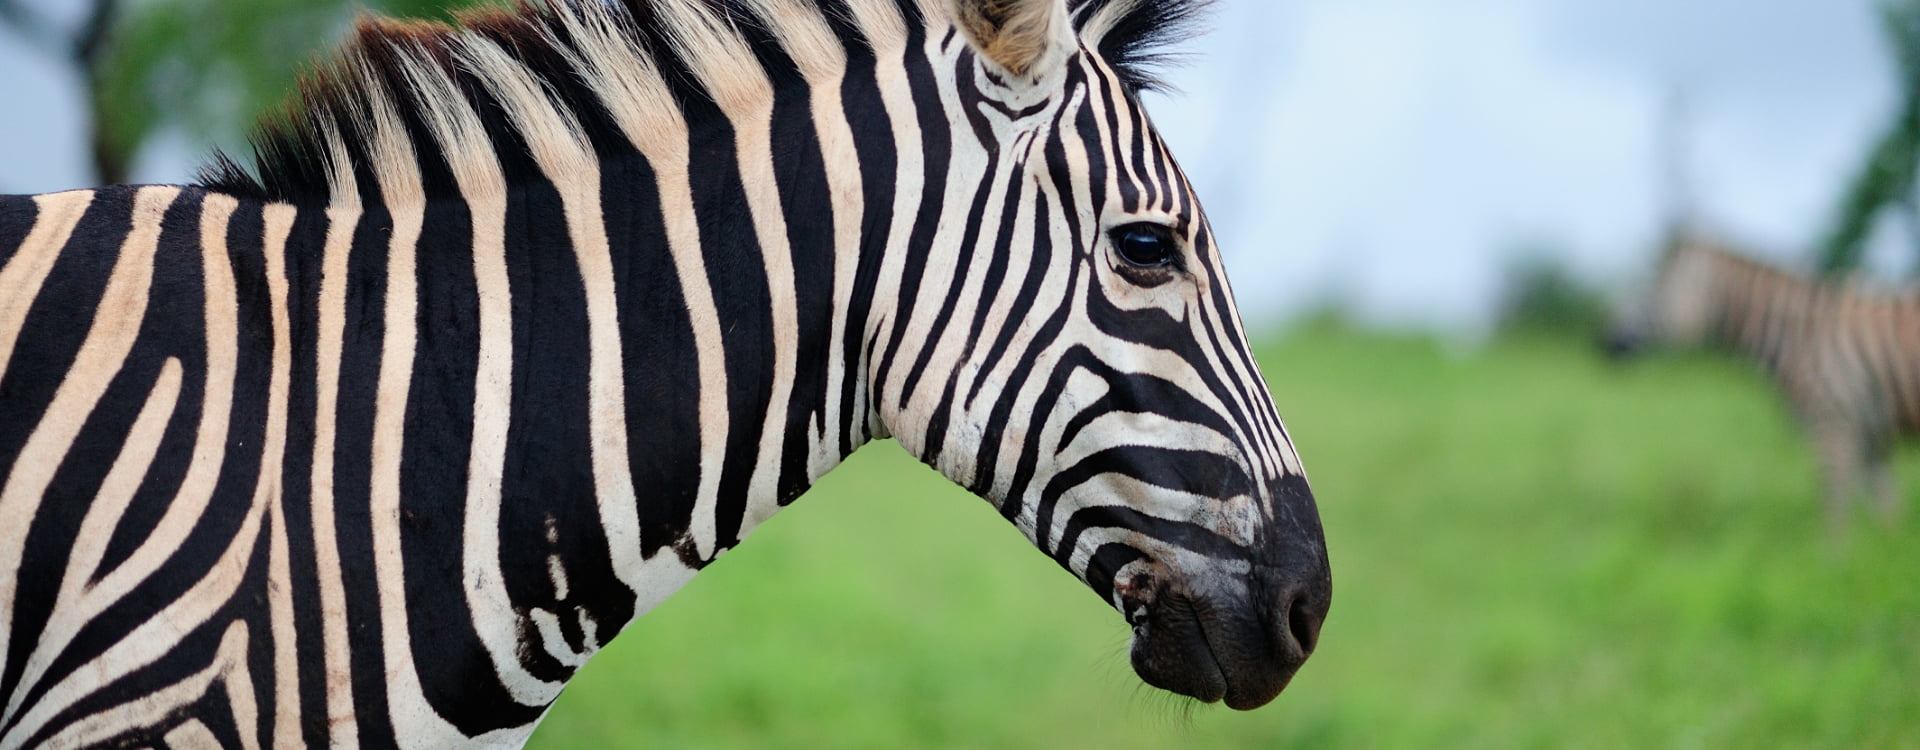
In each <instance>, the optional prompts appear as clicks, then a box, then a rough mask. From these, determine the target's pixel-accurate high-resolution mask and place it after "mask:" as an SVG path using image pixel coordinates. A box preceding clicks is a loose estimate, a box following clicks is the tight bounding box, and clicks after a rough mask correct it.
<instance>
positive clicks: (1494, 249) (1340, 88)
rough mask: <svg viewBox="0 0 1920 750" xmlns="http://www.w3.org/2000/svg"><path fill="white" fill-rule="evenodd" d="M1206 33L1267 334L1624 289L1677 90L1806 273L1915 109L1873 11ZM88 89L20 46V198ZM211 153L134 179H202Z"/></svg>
mask: <svg viewBox="0 0 1920 750" xmlns="http://www.w3.org/2000/svg"><path fill="white" fill-rule="evenodd" d="M38 2H39V3H40V4H43V5H49V6H51V7H61V6H66V5H68V4H67V3H63V2H58V1H57V0H38ZM1209 26H1210V27H1211V28H1212V31H1211V33H1209V34H1208V35H1207V36H1204V37H1202V38H1200V39H1198V40H1196V41H1194V42H1191V43H1189V45H1188V49H1189V50H1190V51H1191V52H1193V53H1195V55H1194V57H1193V58H1192V59H1191V61H1190V62H1189V63H1188V64H1187V65H1186V66H1184V67H1181V68H1178V69H1175V70H1174V71H1172V73H1171V75H1170V76H1169V77H1170V78H1171V79H1172V80H1173V82H1174V84H1175V85H1176V86H1177V87H1178V88H1179V89H1180V92H1179V93H1178V94H1176V95H1175V96H1174V97H1173V98H1170V99H1169V98H1155V99H1153V100H1151V101H1150V102H1149V107H1150V108H1151V109H1152V110H1153V113H1154V117H1155V119H1156V121H1157V123H1158V125H1159V126H1160V128H1161V130H1162V132H1163V133H1164V135H1165V136H1166V138H1167V139H1168V140H1169V142H1170V143H1172V145H1173V149H1174V152H1175V154H1176V155H1178V156H1179V157H1180V158H1181V159H1182V161H1183V163H1184V164H1185V165H1186V167H1187V170H1188V171H1189V173H1190V174H1191V175H1192V177H1193V178H1194V180H1195V182H1196V183H1197V185H1198V187H1199V190H1200V194H1201V199H1202V201H1203V202H1205V204H1206V205H1207V208H1208V213H1209V215H1210V216H1211V218H1212V219H1213V222H1214V225H1215V227H1216V229H1217V230H1218V231H1219V233H1220V235H1221V240H1222V242H1223V243H1224V244H1225V247H1226V253H1227V256H1228V265H1229V269H1230V271H1231V273H1232V276H1233V284H1234V288H1235V291H1236V293H1237V294H1238V296H1239V298H1240V301H1241V305H1242V309H1243V312H1245V313H1246V314H1247V316H1248V317H1249V318H1250V322H1254V323H1256V325H1257V324H1258V321H1262V320H1265V321H1272V320H1278V319H1282V318H1284V316H1286V315H1287V314H1289V313H1292V312H1297V311H1299V310H1301V309H1303V308H1305V307H1309V306H1313V305H1316V304H1320V303H1323V302H1325V301H1326V300H1328V299H1330V298H1338V299H1342V300H1345V301H1346V303H1347V304H1350V305H1351V306H1353V307H1354V308H1355V309H1357V310H1359V311H1360V312H1361V313H1362V314H1363V315H1364V316H1365V317H1367V318H1368V319H1370V320H1373V321H1376V322H1381V323H1387V324H1395V325H1414V326H1426V327H1440V328H1447V329H1453V330H1475V329H1477V328H1479V327H1481V326H1483V325H1484V324H1485V322H1486V320H1487V317H1488V315H1489V314H1490V313H1491V310H1492V308H1493V305H1494V303H1495V300H1496V298H1497V296H1498V293H1499V282H1500V276H1501V272H1502V270H1503V269H1504V268H1505V267H1506V265H1507V263H1508V262H1509V259H1510V258H1511V256H1512V255H1513V254H1514V253H1515V248H1518V247H1523V246H1547V247H1554V248H1558V250H1557V252H1559V253H1560V254H1561V255H1562V256H1563V257H1564V258H1565V259H1566V260H1567V262H1569V263H1570V264H1572V265H1573V266H1574V267H1575V268H1577V269H1579V270H1580V271H1582V272H1584V273H1587V274H1591V275H1593V276H1595V277H1597V278H1602V279H1607V280H1614V281H1617V280H1622V279H1627V278H1630V277H1631V276H1632V275H1633V274H1634V273H1635V271H1636V269H1638V268H1639V267H1640V266H1642V265H1643V264H1645V263H1647V262H1649V259H1650V257H1651V253H1652V249H1651V246H1650V242H1651V241H1652V240H1653V239H1654V238H1655V236H1656V235H1657V233H1658V227H1659V224H1660V222H1661V221H1662V218H1663V217H1664V216H1665V213H1666V211H1667V209H1668V207H1669V204H1670V200H1669V198H1668V197H1667V194H1668V192H1669V191H1668V190H1667V187H1666V185H1667V181H1666V179H1665V177H1664V176H1663V171H1662V170H1663V169H1664V167H1663V166H1662V163H1661V154H1662V146H1661V144H1662V143H1663V141H1664V139H1666V138H1667V137H1668V136H1667V135H1666V133H1667V132H1669V130H1670V129H1669V128H1665V127H1663V122H1665V121H1669V120H1671V119H1673V118H1672V111H1673V107H1672V105H1671V102H1672V101H1674V100H1675V97H1674V95H1673V92H1675V91H1676V90H1677V91H1681V92H1684V96H1683V97H1682V98H1683V99H1684V101H1686V102H1687V105H1686V111H1687V112H1688V116H1687V117H1686V118H1685V120H1686V121H1687V122H1690V123H1691V125H1690V127H1688V128H1687V131H1688V132H1687V141H1688V142H1689V143H1691V148H1690V149H1688V150H1689V152H1690V153H1691V157H1690V158H1689V164H1688V168H1687V170H1686V171H1687V173H1688V175H1689V177H1688V179H1689V180H1690V182H1691V183H1692V186H1693V188H1692V191H1691V192H1692V195H1693V201H1694V203H1695V204H1696V205H1697V206H1698V208H1699V212H1700V213H1701V214H1703V215H1704V216H1705V217H1706V218H1707V219H1708V220H1710V221H1711V222H1712V223H1713V224H1715V225H1716V226H1718V227H1719V228H1720V229H1721V230H1723V231H1725V232H1728V233H1730V234H1732V235H1734V236H1737V237H1739V238H1742V239H1744V240H1745V241H1747V242H1749V243H1750V244H1753V245H1756V246H1758V247H1759V248H1761V249H1763V250H1764V251H1766V252H1767V253H1769V254H1770V255H1772V256H1774V257H1776V258H1779V259H1793V260H1798V259H1800V258H1804V257H1806V255H1807V253H1808V250H1807V248H1808V247H1810V245H1811V244H1812V243H1813V242H1814V241H1815V240H1816V239H1817V238H1818V237H1819V236H1820V234H1821V232H1822V231H1823V229H1824V227H1825V225H1826V222H1827V220H1828V218H1829V216H1830V214H1831V213H1832V210H1833V206H1834V205H1835V204H1836V203H1837V201H1838V196H1839V192H1840V190H1841V188H1842V186H1843V185H1844V183H1845V181H1846V180H1847V179H1848V177H1849V176H1850V175H1851V173H1852V171H1853V169H1854V168H1855V167H1856V166H1857V164H1858V162H1859V160H1860V159H1861V158H1862V154H1863V153H1864V152H1865V149H1866V148H1867V146H1868V144H1869V143H1870V141H1871V139H1872V138H1874V137H1875V136H1877V135H1878V130H1879V128H1881V127H1882V125H1883V122H1884V120H1885V119H1886V117H1887V114H1888V112H1889V111H1890V110H1891V108H1892V107H1893V106H1894V105H1895V90H1894V73H1893V66H1892V63H1891V62H1890V60H1889V59H1888V53H1887V52H1886V50H1885V43H1884V41H1883V40H1882V38H1881V36H1880V31H1879V28H1878V21H1877V18H1876V14H1875V11H1874V5H1873V4H1872V2H1871V0H1447V1H1446V2H1436V1H1435V0H1222V1H1221V2H1220V3H1219V4H1218V8H1217V9H1216V12H1215V13H1214V15H1213V17H1212V20H1211V22H1210V23H1209ZM77 91H78V89H77V88H76V86H75V82H74V80H73V74H72V73H71V72H69V71H68V70H66V69H65V68H63V67H61V66H60V65H58V64H54V63H52V62H50V61H48V59H47V58H46V57H45V56H44V55H42V54H41V53H40V51H39V50H37V49H35V48H34V47H32V46H31V45H29V44H27V43H26V42H24V41H23V40H21V39H20V38H18V37H16V36H12V35H10V34H6V33H0V101H4V102H6V106H4V107H0V192H33V191H46V190H55V189H62V188H68V187H76V186H81V185H84V184H86V183H87V182H88V180H89V177H88V172H87V167H86V161H85V153H84V143H83V140H82V136H81V134H80V133H79V128H78V126H77V123H79V122H80V121H81V120H80V118H82V117H83V116H84V115H83V111H82V109H81V107H80V105H79V98H78V94H77ZM197 141H198V139H196V138H193V137H191V135H189V134H177V135H175V136H174V137H172V138H171V139H169V141H168V142H167V143H165V144H163V145H162V146H161V147H160V148H158V149H153V150H152V152H150V153H148V154H145V155H143V157H142V159H141V160H140V163H139V166H138V168H137V170H136V177H137V178H138V179H140V180H143V181H163V182H164V181H181V180H185V179H187V178H189V177H190V176H191V172H192V168H193V166H194V165H195V164H196V163H197V161H198V155H199V154H200V153H202V152H203V151H204V150H205V147H204V146H203V145H201V144H199V143H198V142H197ZM227 145H230V146H231V145H235V144H227ZM1883 234H1885V235H1887V236H1884V237H1882V238H1881V242H1880V243H1879V245H1878V253H1879V254H1878V255H1877V256H1876V259H1877V260H1878V261H1879V262H1880V265H1881V266H1882V267H1887V268H1899V267H1901V266H1900V263H1901V262H1904V261H1905V254H1904V253H1903V252H1902V248H1903V247H1904V246H1905V244H1906V241H1905V240H1904V238H1901V237H1899V236H1897V232H1892V231H1889V232H1885V233H1883Z"/></svg>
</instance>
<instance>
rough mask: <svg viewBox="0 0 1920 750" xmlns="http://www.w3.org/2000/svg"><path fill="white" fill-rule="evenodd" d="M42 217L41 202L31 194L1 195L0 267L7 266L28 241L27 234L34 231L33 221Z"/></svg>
mask: <svg viewBox="0 0 1920 750" xmlns="http://www.w3.org/2000/svg"><path fill="white" fill-rule="evenodd" d="M39 217H40V204H38V203H35V202H34V200H33V196H30V195H0V268H6V267H7V261H10V260H13V255H14V253H15V252H17V251H18V250H19V249H20V246H21V244H22V243H24V242H26V241H27V235H28V234H31V233H33V223H34V220H35V219H38V218H39Z"/></svg>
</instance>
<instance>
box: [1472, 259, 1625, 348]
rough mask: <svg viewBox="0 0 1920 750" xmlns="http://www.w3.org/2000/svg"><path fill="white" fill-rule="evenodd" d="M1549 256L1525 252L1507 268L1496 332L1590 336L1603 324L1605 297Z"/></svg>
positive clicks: (1587, 337) (1582, 338) (1605, 313)
mask: <svg viewBox="0 0 1920 750" xmlns="http://www.w3.org/2000/svg"><path fill="white" fill-rule="evenodd" d="M1554 257H1556V256H1553V255H1549V254H1545V253H1531V254H1527V255H1524V256H1522V259H1521V260H1518V261H1515V262H1514V263H1512V264H1511V265H1509V266H1508V269H1507V279H1506V289H1505V291H1504V292H1503V297H1502V299H1501V302H1500V310H1499V314H1498V315H1499V317H1498V325H1499V328H1500V331H1501V332H1502V333H1508V334H1522V333H1523V334H1545V335H1555V336H1572V337H1576V338H1579V339H1581V340H1590V339H1592V338H1593V337H1594V336H1595V335H1597V333H1598V332H1599V331H1600V330H1601V329H1602V328H1603V327H1604V326H1605V325H1606V320H1607V301H1606V296H1605V295H1603V294H1601V293H1600V292H1599V291H1597V290H1595V289H1594V288H1592V287H1591V286H1588V285H1587V284H1586V283H1584V282H1582V281H1581V280H1580V279H1579V278H1577V277H1576V276H1574V274H1573V272H1572V271H1570V270H1568V269H1567V267H1566V265H1565V264H1563V263H1561V262H1560V261H1557V260H1554Z"/></svg>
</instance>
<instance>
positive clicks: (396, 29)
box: [196, 0, 1211, 202]
mask: <svg viewBox="0 0 1920 750" xmlns="http://www.w3.org/2000/svg"><path fill="white" fill-rule="evenodd" d="M945 2H947V0H514V5H513V6H511V7H508V8H490V9H481V10H474V11H468V12H465V13H462V14H459V15H457V16H456V18H455V21H454V23H452V24H444V23H438V22H427V21H400V20H394V19H388V18H382V17H378V16H372V15H367V16H363V17H361V18H360V19H359V20H358V21H357V22H356V24H355V28H354V33H353V35H352V37H351V38H350V39H349V41H348V42H347V44H346V45H345V46H344V48H343V49H342V50H341V51H340V52H339V53H338V54H336V55H335V56H333V57H332V58H331V59H328V60H325V61H322V62H320V63H318V64H316V65H315V66H314V67H313V68H312V69H311V70H310V71H308V72H307V73H305V74H304V75H302V76H301V78H300V81H299V84H298V88H297V90H296V92H295V94H294V95H293V96H292V97H291V98H290V99H289V100H288V102H287V103H286V104H285V105H283V107H282V108H281V109H280V110H279V111H277V112H273V113H269V114H268V115H266V116H264V117H263V118H262V119H261V120H260V122H259V123H257V124H256V126H255V131H254V134H253V136H252V138H251V139H250V140H251V143H252V147H253V154H254V159H253V161H254V165H255V166H254V169H253V170H249V169H247V168H246V167H244V166H242V165H241V164H240V162H239V161H237V160H235V159H233V158H231V157H230V156H228V155H227V154H226V153H223V152H219V151H216V152H215V153H214V155H213V157H212V159H211V160H210V162H209V163H208V164H207V165H206V166H204V167H203V168H202V169H201V170H200V174H199V178H198V180H197V181H196V182H197V184H198V185H199V186H200V187H204V188H207V189H210V190H216V191H220V192H224V193H229V194H233V195H238V196H243V197H252V198H259V199H265V200H278V201H287V202H313V201H325V200H328V199H329V197H330V196H331V195H332V194H333V193H334V192H335V190H336V188H337V186H336V185H335V184H334V183H336V182H340V181H342V180H346V179H348V176H349V175H352V176H353V178H354V179H355V180H356V181H357V182H359V183H361V184H374V180H371V179H370V177H371V176H372V170H373V165H375V164H378V163H379V158H377V156H376V154H375V153H374V152H375V150H376V145H375V144H377V143H378V142H379V141H380V139H381V132H380V127H381V126H380V125H378V124H377V123H378V121H379V120H380V119H381V118H378V117H373V116H371V114H370V113H374V112H381V113H385V114H389V115H391V117H389V118H387V121H388V122H395V121H397V123H398V124H400V125H402V126H403V127H404V130H405V131H406V133H405V134H406V135H407V136H408V137H409V140H410V141H411V143H412V145H413V146H414V147H415V148H416V149H418V151H417V153H418V154H419V157H420V158H419V161H420V167H421V170H422V173H423V184H422V187H423V188H424V189H425V191H426V192H427V193H428V194H430V195H435V194H450V193H452V192H454V188H453V184H454V183H453V177H452V170H451V167H450V165H449V164H448V163H447V162H448V157H449V155H446V154H440V155H438V156H434V154H435V153H436V151H435V149H434V148H433V147H432V144H434V143H435V142H436V141H435V139H434V138H433V137H432V136H431V133H432V131H431V129H430V125H429V124H428V121H429V120H430V119H432V118H433V117H434V116H435V114H436V107H438V108H445V107H447V106H449V105H451V104H457V102H448V101H447V97H449V96H453V95H456V94H457V95H459V96H464V97H465V99H466V100H467V102H469V103H471V104H472V105H473V107H474V109H475V110H476V111H477V112H478V114H479V116H480V119H481V122H482V124H483V125H484V128H485V130H486V134H487V135H488V136H489V137H490V138H491V140H493V141H494V142H495V143H497V144H501V145H502V146H507V145H516V146H518V145H524V144H525V141H524V140H523V139H522V138H521V136H520V135H519V134H518V133H517V131H515V129H514V128H513V127H511V126H510V125H509V124H508V118H507V115H506V114H505V113H504V112H503V109H502V107H501V106H500V104H499V103H498V102H497V101H495V100H494V99H492V98H491V97H490V95H489V94H488V93H487V87H486V85H485V82H483V81H481V80H479V79H478V78H477V77H476V74H475V73H474V72H473V71H471V70H470V69H468V68H469V67H470V66H468V65H466V64H465V63H463V62H462V53H463V50H470V49H471V48H473V47H475V46H486V45H490V46H491V47H492V48H496V49H498V50H500V51H502V52H504V53H505V54H506V56H507V57H509V58H511V59H512V61H513V62H516V63H518V64H520V65H521V66H524V68H525V69H526V70H527V71H528V72H529V73H531V74H532V75H533V76H535V77H536V79H537V81H538V85H539V86H540V87H542V88H543V89H544V92H545V93H546V94H547V95H548V96H549V97H551V99H552V101H553V103H554V105H555V106H556V107H557V108H559V109H560V110H562V113H563V115H564V116H566V117H568V118H571V119H572V120H573V121H575V122H577V123H578V124H579V126H580V128H581V131H582V132H583V134H584V135H585V136H586V137H587V140H588V141H590V142H591V143H592V144H593V145H594V147H595V148H605V147H608V146H609V144H615V143H621V142H623V141H624V140H625V139H624V138H623V137H622V136H621V135H620V134H619V132H618V127H617V126H615V125H614V124H613V123H612V122H610V119H609V117H607V116H606V113H605V112H604V108H603V106H602V105H601V104H600V102H599V100H598V99H597V97H595V96H594V94H593V93H592V92H591V91H590V90H589V89H588V88H587V86H586V85H585V84H583V83H582V81H581V77H582V75H581V73H582V71H580V70H578V69H577V67H576V65H577V63H579V62H580V60H581V53H580V45H579V44H578V40H576V39H574V38H573V37H572V35H571V32H570V31H569V27H568V23H567V22H566V20H565V19H566V18H568V17H571V18H575V19H578V18H581V17H583V16H584V17H589V18H590V19H593V20H594V21H595V22H604V23H606V24H607V25H608V26H610V27H611V28H610V29H608V30H609V31H611V32H612V33H613V34H615V35H617V37H618V38H619V39H620V40H621V41H622V42H624V43H625V44H626V45H627V46H628V47H630V49H631V50H633V51H634V52H635V53H638V55H640V56H642V57H644V58H646V59H647V60H648V61H650V62H651V64H654V65H656V66H657V67H658V69H659V72H660V78H661V79H663V80H664V81H665V83H666V84H667V86H668V88H669V89H671V91H670V94H671V97H672V100H673V101H676V102H678V103H680V104H681V105H683V106H688V108H689V110H690V111H689V113H688V115H687V116H688V117H689V118H690V119H692V118H694V117H695V115H696V114H697V112H695V111H692V110H693V109H694V108H696V107H700V106H702V103H704V106H707V107H711V106H712V103H713V102H716V101H720V100H722V99H723V98H724V97H727V96H729V95H739V92H727V91H718V90H714V89H713V88H711V87H710V86H703V85H702V83H701V80H702V77H701V75H700V74H699V70H700V69H705V70H707V71H712V70H715V69H736V70H737V69H738V68H739V66H741V65H746V64H755V63H757V64H758V65H759V67H760V69H761V70H762V71H763V72H764V74H765V76H766V79H767V80H768V81H770V82H771V83H772V86H773V87H774V88H776V89H777V88H779V87H780V86H782V85H783V84H786V83H789V82H791V81H794V80H798V78H799V76H800V75H801V72H800V71H801V70H802V69H803V68H804V67H805V62H806V61H803V60H796V59H795V58H794V57H793V56H792V54H793V53H792V52H791V51H790V50H792V49H801V50H805V49H813V50H819V49H821V47H820V46H819V45H818V44H817V43H818V42H823V41H826V40H824V39H812V40H808V41H811V42H815V43H816V44H815V45H814V46H811V47H809V46H807V45H795V44H791V43H789V44H788V45H785V46H783V44H782V42H781V40H780V39H778V38H777V37H776V35H775V34H774V32H772V31H771V30H769V29H768V28H766V26H765V24H762V23H760V22H759V20H758V19H759V18H760V16H759V15H758V14H757V13H756V11H755V10H754V7H755V6H783V5H784V6H795V7H799V8H802V9H814V10H818V11H819V16H818V18H820V19H821V20H823V21H824V22H825V27H826V28H827V29H828V31H829V32H830V33H831V34H832V35H833V36H835V37H837V41H838V42H839V43H840V44H841V45H842V46H843V48H844V49H846V50H848V51H855V50H871V49H872V46H873V41H872V40H867V39H865V38H863V36H862V34H861V32H860V30H859V27H858V26H857V25H856V24H855V23H854V21H853V20H852V18H853V17H854V13H853V11H852V10H851V9H850V6H853V5H855V4H858V3H879V4H882V5H891V6H894V7H896V8H897V9H898V11H899V13H900V15H901V17H902V19H903V20H904V22H905V27H906V28H905V29H904V31H905V32H906V33H907V34H908V36H909V37H917V36H918V35H919V34H921V33H923V30H924V29H925V28H926V26H927V22H928V18H929V16H930V15H932V14H944V13H945V11H944V3H945ZM1210 2H1211V0H1068V4H1069V6H1070V7H1071V11H1072V17H1073V21H1074V25H1075V28H1076V30H1077V31H1078V32H1079V34H1080V36H1081V39H1082V41H1083V43H1085V44H1087V45H1088V46H1089V47H1090V48H1092V49H1094V50H1095V51H1097V52H1098V53H1099V54H1100V55H1101V56H1102V57H1103V58H1104V59H1105V60H1106V62H1107V64H1108V65H1109V66H1111V67H1112V68H1113V70H1115V71H1116V72H1117V73H1118V75H1119V76H1120V77H1121V79H1122V81H1123V83H1125V84H1126V85H1127V86H1128V88H1129V89H1131V90H1132V91H1134V92H1136V93H1137V92H1140V91H1145V90H1151V89H1156V88H1163V85H1162V81H1161V79H1160V78H1158V77H1157V76H1156V75H1155V70H1156V68H1157V67H1158V66H1160V65H1163V64H1165V63H1168V62H1170V61H1172V60H1174V59H1175V58H1176V55H1173V54H1171V53H1168V52H1167V51H1165V48H1166V46H1168V45H1170V44H1172V43H1175V42H1178V41H1181V40H1184V39H1186V38H1187V37H1189V36H1191V32H1192V31H1193V30H1194V28H1193V27H1194V25H1195V24H1194V21H1195V20H1196V19H1197V17H1198V16H1199V15H1200V13H1201V11H1202V10H1203V9H1204V8H1205V7H1206V6H1207V5H1209V4H1210ZM687 18H700V19H706V21H705V22H706V23H709V24H713V25H715V28H722V29H730V30H732V31H734V32H737V35H738V37H739V38H740V39H742V40H744V41H745V51H750V52H751V55H750V56H751V57H752V58H753V59H752V60H746V59H741V56H739V55H721V54H719V53H722V52H740V51H742V50H740V49H738V48H736V49H731V50H728V49H725V48H723V47H722V46H713V45H709V46H706V47H704V48H703V47H702V45H701V44H699V43H698V42H695V43H691V44H689V43H688V42H687V39H688V38H689V37H690V36H697V35H698V34H699V33H700V32H699V31H692V32H690V31H688V30H687V29H685V28H681V27H680V26H681V25H684V24H677V21H678V20H684V19H687ZM711 30H712V29H708V31H711ZM788 41H789V42H791V41H792V40H788ZM703 49H705V50H709V51H710V52H702V51H701V50H703ZM701 54H707V55H709V57H706V58H698V59H696V58H695V56H696V55H701ZM721 57H725V59H720V58H721ZM587 62H588V63H589V64H599V65H607V64H619V63H617V62H612V63H610V62H608V61H601V60H592V59H589V60H587ZM422 65H425V66H429V67H431V68H433V69H437V70H439V71H441V72H442V73H444V74H445V80H447V81H449V82H451V84H452V86H451V87H442V88H440V89H439V90H437V91H428V90H424V89H423V88H422V85H421V82H420V77H419V76H418V74H417V70H413V71H410V70H409V68H410V67H411V68H418V67H419V66H422ZM725 77H726V76H724V75H723V76H721V78H725ZM708 80H709V82H711V81H712V80H713V79H712V77H711V76H709V78H708ZM654 104H655V105H656V106H661V105H665V104H666V102H655V103H654ZM526 151H527V149H526V148H517V147H516V148H504V147H503V148H500V149H499V154H498V155H499V157H500V161H501V166H502V168H503V169H504V171H505V173H506V175H507V178H508V179H509V181H517V180H518V179H519V178H523V177H526V176H528V175H537V174H538V170H537V168H536V167H535V165H534V164H533V161H532V159H531V158H530V157H529V156H528V155H527V154H526V153H525V152H526Z"/></svg>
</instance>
